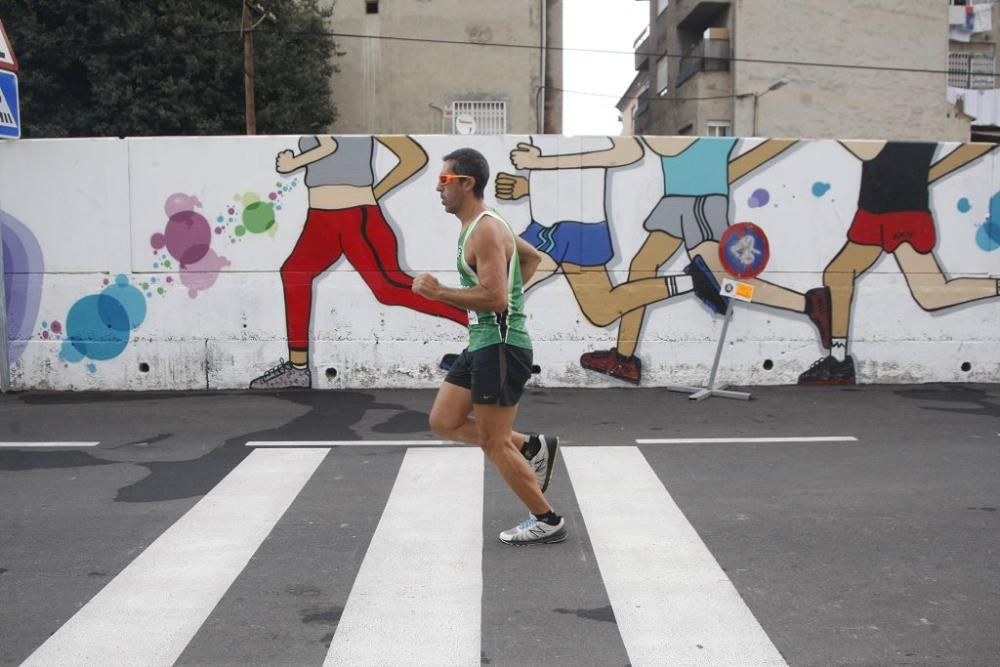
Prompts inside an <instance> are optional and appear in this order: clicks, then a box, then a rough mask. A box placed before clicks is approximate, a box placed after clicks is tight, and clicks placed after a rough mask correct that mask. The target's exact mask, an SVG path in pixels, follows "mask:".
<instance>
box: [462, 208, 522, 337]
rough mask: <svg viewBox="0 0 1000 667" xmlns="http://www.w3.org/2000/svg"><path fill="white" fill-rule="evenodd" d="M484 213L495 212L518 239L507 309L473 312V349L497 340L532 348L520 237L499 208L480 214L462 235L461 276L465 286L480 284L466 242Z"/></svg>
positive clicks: (509, 276)
mask: <svg viewBox="0 0 1000 667" xmlns="http://www.w3.org/2000/svg"><path fill="white" fill-rule="evenodd" d="M484 215H492V216H493V217H494V218H496V219H497V220H499V221H500V222H502V223H503V224H504V227H506V228H507V231H508V232H510V235H511V238H512V239H514V252H513V253H512V254H511V256H510V263H509V264H508V265H507V309H506V310H504V311H503V312H501V313H493V312H479V311H472V310H470V311H469V352H475V351H476V350H480V349H482V348H484V347H488V346H490V345H496V344H497V343H505V344H507V345H514V346H516V347H523V348H525V349H527V350H530V349H531V338H530V337H529V336H528V327H527V322H526V320H527V318H526V317H525V315H524V289H523V285H522V282H521V264H520V262H519V261H518V256H517V239H516V238H515V237H514V231H513V230H512V229H511V228H510V225H509V224H508V223H507V221H506V220H504V219H503V218H502V217H501V216H500V215H499V214H498V213H497V212H496V211H483V212H482V213H480V214H479V215H478V216H476V219H475V220H473V221H472V222H471V223H469V226H468V227H466V228H465V230H464V231H463V232H462V234H461V236H459V238H458V275H459V277H460V278H461V281H462V286H463V287H476V286H477V285H479V277H478V276H477V275H476V272H475V271H474V270H473V269H472V267H471V266H469V263H468V262H466V261H465V243H466V241H467V240H468V238H469V235H470V234H471V233H472V230H473V229H475V228H476V225H477V224H479V221H480V220H482V218H483V216H484Z"/></svg>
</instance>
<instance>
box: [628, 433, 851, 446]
mask: <svg viewBox="0 0 1000 667" xmlns="http://www.w3.org/2000/svg"><path fill="white" fill-rule="evenodd" d="M857 441H858V439H857V438H855V437H854V436H853V435H803V436H790V437H773V438H767V437H763V438H637V439H636V444H639V445H712V444H742V443H747V444H754V443H768V442H777V443H785V442H857Z"/></svg>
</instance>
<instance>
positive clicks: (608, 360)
mask: <svg viewBox="0 0 1000 667" xmlns="http://www.w3.org/2000/svg"><path fill="white" fill-rule="evenodd" d="M580 365H581V366H583V367H584V368H586V369H587V370H589V371H597V372H598V373H604V374H605V375H610V376H611V377H613V378H618V379H619V380H624V381H625V382H631V383H632V384H639V380H640V379H641V378H642V362H641V361H640V360H639V357H637V356H635V355H634V354H633V355H632V356H631V357H626V356H623V355H621V354H618V350H617V349H616V348H611V349H610V350H595V351H593V352H584V353H583V354H582V355H580Z"/></svg>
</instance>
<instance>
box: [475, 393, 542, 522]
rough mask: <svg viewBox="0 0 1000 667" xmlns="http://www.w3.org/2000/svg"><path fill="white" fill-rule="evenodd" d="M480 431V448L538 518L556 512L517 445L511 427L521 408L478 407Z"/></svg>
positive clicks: (477, 418)
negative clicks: (543, 493)
mask: <svg viewBox="0 0 1000 667" xmlns="http://www.w3.org/2000/svg"><path fill="white" fill-rule="evenodd" d="M473 410H474V411H475V414H476V424H477V426H478V430H479V446H480V447H481V448H482V450H483V453H484V454H485V455H486V458H488V459H489V460H490V461H492V462H493V465H494V466H496V469H497V472H499V473H500V476H501V477H503V480H504V481H505V482H506V483H507V486H509V487H510V489H511V490H512V491H513V492H514V493H515V494H516V495H517V497H518V498H520V499H521V502H522V503H524V504H525V506H527V508H528V510H529V511H530V512H531V513H532V514H535V515H539V514H545V513H546V512H549V511H551V510H552V507H551V506H550V505H549V503H548V501H547V500H545V496H544V495H542V491H541V489H539V488H538V484H537V482H536V481H535V475H534V473H533V472H532V470H531V466H529V465H528V462H527V461H526V460H525V459H524V457H523V456H521V452H520V451H519V450H518V448H517V446H516V445H515V444H514V441H513V437H512V436H513V434H512V432H511V426H513V424H514V418H515V417H516V416H517V406H516V405H511V406H501V405H474V406H473Z"/></svg>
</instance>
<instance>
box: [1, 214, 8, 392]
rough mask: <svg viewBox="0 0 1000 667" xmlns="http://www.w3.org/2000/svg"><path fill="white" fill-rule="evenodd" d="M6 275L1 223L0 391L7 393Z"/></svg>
mask: <svg viewBox="0 0 1000 667" xmlns="http://www.w3.org/2000/svg"><path fill="white" fill-rule="evenodd" d="M6 280H7V278H6V276H5V274H4V269H3V225H2V224H0V393H4V394H6V393H7V391H8V390H9V389H10V362H9V361H8V358H7V355H8V353H7V350H8V349H9V347H8V341H7V299H6V297H5V293H6V291H7V284H6Z"/></svg>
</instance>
